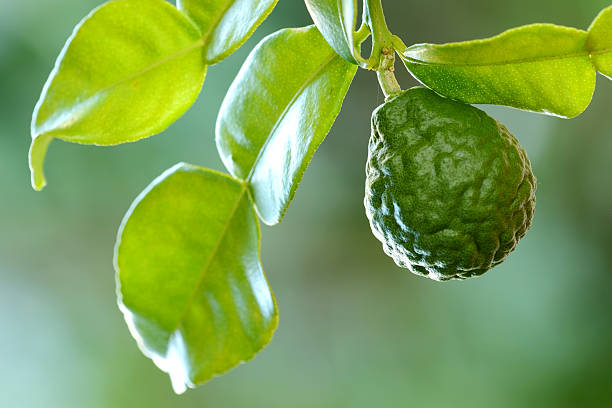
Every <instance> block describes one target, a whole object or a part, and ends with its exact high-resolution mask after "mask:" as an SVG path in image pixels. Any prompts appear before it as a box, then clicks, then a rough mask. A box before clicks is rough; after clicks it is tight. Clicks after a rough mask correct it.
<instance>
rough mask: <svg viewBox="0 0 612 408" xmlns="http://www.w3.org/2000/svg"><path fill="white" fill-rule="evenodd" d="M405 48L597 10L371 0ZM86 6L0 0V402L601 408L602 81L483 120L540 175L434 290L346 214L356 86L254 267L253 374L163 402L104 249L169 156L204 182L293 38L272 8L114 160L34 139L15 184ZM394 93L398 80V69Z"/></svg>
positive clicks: (495, 111)
mask: <svg viewBox="0 0 612 408" xmlns="http://www.w3.org/2000/svg"><path fill="white" fill-rule="evenodd" d="M383 3H384V6H385V10H386V14H387V16H388V22H389V25H390V27H391V29H392V30H393V31H394V32H395V33H396V34H398V35H400V36H401V37H402V38H403V39H404V41H405V42H406V43H417V42H447V41H459V40H468V39H473V38H479V37H487V36H491V35H494V34H497V33H499V32H501V31H503V30H505V29H507V28H510V27H513V26H517V25H522V24H528V23H532V22H551V23H557V24H563V25H568V26H573V27H580V28H586V27H588V25H589V24H590V22H591V21H592V19H593V18H594V17H595V15H596V14H597V12H598V11H599V10H600V9H602V8H603V7H605V6H608V5H609V1H608V0H585V1H580V2H577V1H573V0H554V1H533V0H515V1H512V2H507V1H497V0H495V1H492V0H464V1H462V2H457V1H454V0H414V1H407V0H384V1H383ZM98 4H99V2H98V1H97V0H54V1H50V0H20V1H13V0H0V6H1V7H0V96H1V98H0V186H1V190H0V191H1V192H0V209H1V211H0V406H1V407H8V408H13V407H17V408H21V407H26V408H29V407H45V408H54V407H61V408H68V407H70V408H71V407H79V408H80V407H87V408H97V407H119V408H121V407H147V408H154V407H223V408H226V407H227V408H231V407H271V408H272V407H279V408H280V407H404V406H406V407H408V406H415V407H416V406H418V407H451V406H452V407H527V406H529V407H536V406H537V407H610V406H612V137H611V136H612V131H611V129H612V115H611V114H610V109H611V107H612V82H611V81H607V80H606V79H605V78H604V77H602V76H599V78H598V84H597V85H598V86H597V90H596V92H595V96H594V100H593V103H592V105H591V106H590V107H589V109H588V110H587V111H586V112H585V113H584V114H583V115H581V116H580V117H578V118H577V119H574V120H571V121H568V120H562V119H557V118H552V117H546V116H540V115H536V114H530V113H525V112H520V111H517V110H512V109H507V108H501V107H486V108H485V109H486V110H487V111H488V112H490V113H491V114H492V115H493V116H495V117H496V118H497V119H499V120H500V121H502V122H504V123H505V124H506V125H507V126H508V127H509V129H510V130H511V131H512V132H513V133H515V134H516V135H517V137H518V138H519V140H520V141H521V143H522V144H523V146H524V147H525V148H526V150H527V151H528V153H529V155H530V158H531V161H532V164H533V168H534V171H535V173H536V175H537V177H538V193H537V194H538V196H537V197H538V203H537V211H536V215H535V220H534V224H533V227H532V229H531V231H530V232H529V233H528V234H527V236H526V237H525V238H524V239H523V241H522V242H521V243H520V244H519V246H518V248H517V250H516V251H515V252H514V253H513V254H512V255H511V256H510V257H509V259H508V260H507V262H505V263H504V264H502V265H501V266H499V267H497V268H495V269H494V270H493V271H491V272H489V273H488V274H486V275H485V276H484V277H482V278H478V279H473V280H470V281H466V282H451V283H444V284H440V283H436V282H433V281H429V280H426V279H423V278H419V277H416V276H413V275H411V274H410V273H409V272H407V271H404V270H400V269H399V268H397V267H395V265H394V264H393V262H392V261H391V260H390V259H389V258H387V257H386V256H385V255H384V253H383V252H382V249H381V246H380V244H379V242H378V241H377V240H376V239H375V238H374V237H373V236H372V234H371V233H370V229H369V226H368V223H367V220H366V218H365V215H364V212H363V205H362V199H363V189H364V187H363V186H364V179H365V175H364V164H365V160H366V154H367V152H366V148H367V140H368V136H369V117H370V113H371V111H372V109H373V108H374V107H375V106H377V105H378V104H380V103H382V102H383V96H382V94H381V92H380V91H379V89H378V85H377V83H376V80H375V75H374V74H373V73H371V72H364V71H360V72H359V73H358V75H357V77H356V80H355V82H354V84H353V85H352V87H351V90H350V92H349V95H348V97H347V100H346V103H345V105H344V107H343V110H342V113H341V114H340V117H339V120H338V122H337V123H336V124H335V125H334V128H333V129H332V132H331V134H330V135H329V136H328V138H327V140H326V142H325V143H324V144H323V145H322V146H321V149H320V150H319V152H318V153H317V155H316V157H315V159H314V160H313V162H312V164H311V167H310V168H309V171H308V172H307V173H306V176H305V177H304V181H303V182H302V185H301V187H300V189H299V192H298V194H297V196H296V199H295V202H294V203H293V205H292V207H291V208H290V210H289V212H288V215H287V218H286V219H285V221H284V222H283V223H282V224H281V225H280V226H278V227H275V228H269V227H265V228H264V230H263V239H264V240H263V254H262V256H263V261H264V265H265V267H266V271H267V276H268V279H269V281H270V283H271V285H272V287H273V289H274V291H275V294H276V297H277V300H278V303H279V308H280V314H281V321H280V327H279V329H278V331H277V333H276V335H275V337H274V339H273V341H272V343H271V344H270V346H269V347H268V348H266V349H265V350H264V351H263V352H262V353H261V354H260V355H259V356H258V357H257V358H255V360H253V361H252V362H250V363H249V364H246V365H243V366H241V367H239V368H237V369H235V370H233V371H231V372H230V373H229V374H227V375H225V376H223V377H220V378H216V379H214V380H213V381H211V382H210V383H208V384H207V385H205V386H203V387H201V388H198V389H197V390H192V391H189V392H187V393H186V394H185V395H183V396H176V395H174V394H173V393H172V390H171V387H170V383H169V380H168V378H167V377H166V375H165V374H164V373H162V372H160V371H158V370H157V368H155V366H154V365H153V364H152V362H150V361H149V360H147V359H146V358H145V357H144V356H142V355H141V354H140V352H139V351H138V349H137V347H136V344H135V342H134V341H133V340H132V338H131V337H130V335H129V333H128V331H127V329H126V326H125V324H124V322H123V319H122V316H121V313H120V312H119V311H118V309H117V307H116V303H115V292H114V290H115V288H114V272H113V267H112V252H113V244H114V240H115V232H116V229H117V227H118V225H119V222H120V220H121V218H122V216H123V214H124V212H125V211H126V210H127V208H128V206H129V204H130V203H131V201H132V200H133V199H134V198H135V197H136V195H137V194H138V193H139V192H140V191H141V190H142V189H143V188H144V187H145V186H146V185H147V184H148V183H149V182H150V181H151V180H152V179H153V178H154V177H156V176H157V175H158V174H160V173H161V172H162V171H163V170H165V169H166V168H168V167H169V166H171V165H173V164H174V163H176V162H179V161H187V162H191V163H195V164H201V165H204V166H207V167H212V168H215V169H221V168H222V165H221V161H220V159H219V158H218V157H217V152H216V148H215V145H214V133H213V132H214V123H215V119H216V112H217V110H218V108H219V106H220V104H221V101H222V98H223V95H224V93H225V90H226V89H227V87H228V86H229V84H230V82H231V80H232V77H233V75H235V74H236V72H237V71H238V69H239V67H240V65H241V63H242V61H243V59H244V58H245V57H246V55H247V54H248V52H249V50H250V49H251V48H252V47H253V46H254V45H255V44H256V43H257V41H259V40H260V39H261V38H262V37H263V36H264V35H266V34H269V33H271V32H273V31H275V30H277V29H279V28H281V27H285V26H301V25H307V24H310V18H309V16H308V14H307V12H306V8H305V6H304V5H303V3H302V2H301V1H300V0H281V1H280V2H279V5H278V7H277V9H276V10H275V11H274V13H273V14H272V16H271V17H270V19H269V20H268V21H267V22H266V23H264V24H263V25H262V26H261V27H260V28H259V30H258V31H257V32H256V33H255V35H254V36H253V38H252V39H251V40H250V41H249V42H248V43H247V44H246V45H245V46H244V47H243V48H241V49H240V50H239V51H238V52H236V53H235V54H234V55H233V56H231V57H230V58H229V59H228V60H227V61H225V62H224V63H222V64H221V65H220V66H219V67H217V66H215V67H212V68H211V69H210V70H209V74H208V77H207V80H206V83H205V85H204V90H203V92H202V95H201V97H200V99H199V100H198V102H197V103H196V104H195V105H194V106H193V108H192V109H191V110H190V111H189V112H188V113H187V114H186V115H185V116H184V117H183V118H182V119H181V120H179V121H178V122H177V123H176V124H174V125H173V126H172V127H171V128H170V129H169V130H168V131H166V132H164V134H162V135H159V136H156V137H153V138H150V139H148V140H145V141H142V142H139V143H136V144H130V145H123V146H119V147H113V148H95V147H84V146H79V145H73V144H67V143H63V142H58V141H56V142H54V143H53V144H52V146H51V149H50V152H49V156H48V159H47V167H46V169H47V176H48V180H49V186H48V187H47V188H46V189H45V191H44V192H42V193H35V192H34V191H33V190H32V189H31V188H30V182H29V172H28V166H27V159H26V155H27V149H28V145H29V138H30V137H29V123H30V115H31V112H32V109H33V107H34V104H35V102H36V100H37V98H38V95H39V93H40V90H41V89H42V86H43V83H44V81H45V80H46V78H47V75H48V74H49V72H50V70H51V68H52V66H53V62H54V60H55V58H56V56H57V54H58V53H59V51H60V49H61V47H62V45H63V43H64V41H65V40H66V38H67V37H68V36H69V35H70V33H71V31H72V28H73V27H74V25H75V24H76V23H77V22H78V21H79V20H80V18H82V17H83V16H84V15H86V14H87V13H88V12H89V10H90V9H92V8H93V7H95V6H96V5H98ZM398 76H399V79H400V82H401V83H402V85H403V86H404V87H408V86H412V85H414V84H415V82H414V81H413V80H411V79H410V78H409V76H408V75H407V74H405V72H404V70H403V68H402V67H400V66H398Z"/></svg>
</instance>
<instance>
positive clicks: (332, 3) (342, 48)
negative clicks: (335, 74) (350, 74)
mask: <svg viewBox="0 0 612 408" xmlns="http://www.w3.org/2000/svg"><path fill="white" fill-rule="evenodd" d="M305 1H306V7H307V8H308V11H309V12H310V15H311V17H312V20H313V21H314V23H315V24H316V26H317V28H318V29H319V31H320V32H321V34H322V35H323V37H324V38H325V39H326V40H327V42H328V43H329V45H331V47H332V48H333V49H334V50H335V51H336V52H337V53H338V54H340V56H342V58H344V59H345V60H347V61H349V62H351V63H353V64H357V60H356V58H355V56H356V55H357V54H358V52H357V50H356V49H355V46H354V43H353V31H354V30H355V22H356V20H357V4H356V3H357V2H356V1H355V0H305Z"/></svg>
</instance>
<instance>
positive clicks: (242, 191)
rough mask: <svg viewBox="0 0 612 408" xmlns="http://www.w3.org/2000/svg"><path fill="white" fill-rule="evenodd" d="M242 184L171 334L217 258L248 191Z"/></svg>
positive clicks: (180, 322) (179, 324)
mask: <svg viewBox="0 0 612 408" xmlns="http://www.w3.org/2000/svg"><path fill="white" fill-rule="evenodd" d="M240 184H241V188H240V192H239V193H238V196H237V198H236V203H235V204H234V207H233V208H232V210H231V211H230V213H229V216H228V217H227V219H226V221H225V224H224V225H223V229H222V230H221V234H220V235H219V239H218V240H217V242H216V243H215V246H214V247H213V249H212V250H211V252H210V255H209V256H208V259H206V262H205V264H204V267H203V268H202V271H201V272H200V275H199V276H198V281H197V283H196V284H195V285H194V287H193V290H192V291H191V293H190V294H189V297H188V298H187V301H186V303H185V306H184V308H183V311H182V312H181V314H180V315H179V317H178V319H177V321H176V325H175V326H174V328H173V329H172V330H171V331H170V332H169V333H170V336H171V335H172V333H174V332H176V331H177V330H178V329H179V328H180V327H181V325H182V324H183V320H184V319H185V316H186V315H187V312H188V311H189V309H190V308H191V305H192V304H193V300H194V299H195V296H196V293H198V289H200V287H201V286H202V284H203V283H204V278H205V277H206V273H207V272H208V270H209V269H210V265H211V264H212V261H213V259H215V257H216V255H217V252H218V251H219V248H220V247H221V244H222V243H223V240H224V239H225V235H226V234H227V231H228V229H229V226H230V225H231V223H232V221H233V219H234V216H235V215H236V212H237V211H238V208H239V207H240V203H241V202H242V199H243V198H244V195H245V193H246V192H247V184H246V183H244V182H242V183H240Z"/></svg>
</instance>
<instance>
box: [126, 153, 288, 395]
mask: <svg viewBox="0 0 612 408" xmlns="http://www.w3.org/2000/svg"><path fill="white" fill-rule="evenodd" d="M259 248H260V231H259V223H258V221H257V216H256V214H255V212H254V210H253V203H252V201H251V199H250V197H249V194H248V192H247V189H246V186H245V184H244V183H242V182H240V181H237V180H235V179H233V178H231V177H229V176H227V175H223V174H221V173H217V172H214V171H211V170H207V169H203V168H200V167H195V166H191V165H187V164H179V165H176V166H175V167H173V168H171V169H169V170H168V171H167V172H166V173H164V174H163V175H161V176H160V177H159V178H158V179H157V180H155V181H154V182H153V183H152V184H151V185H150V186H149V187H148V188H147V189H146V190H145V191H144V192H143V193H142V194H141V195H140V196H139V197H138V198H137V199H136V201H135V202H134V204H133V205H132V207H131V208H130V210H129V212H128V213H127V215H126V217H125V219H124V220H123V223H122V225H121V229H120V231H119V237H118V242H117V246H116V253H115V265H116V270H117V282H118V295H119V306H120V308H121V310H122V311H123V314H124V316H125V320H126V322H127V324H128V326H129V328H130V331H131V333H132V335H133V336H134V338H135V339H136V340H137V342H138V345H139V346H140V348H141V350H142V351H143V353H144V354H145V355H147V356H148V357H150V358H151V359H153V361H154V362H155V364H157V366H158V367H159V368H161V369H162V370H163V371H165V372H167V373H168V374H169V375H170V377H171V380H172V384H173V387H174V389H175V391H176V392H177V393H181V392H183V391H185V389H186V387H194V386H196V385H199V384H202V383H204V382H206V381H207V380H209V379H210V378H212V377H213V376H215V375H217V374H221V373H224V372H225V371H227V370H229V369H231V368H232V367H234V366H236V365H238V364H239V363H241V362H243V361H246V360H249V359H251V358H252V357H253V356H254V355H255V354H256V353H257V352H258V351H259V350H261V349H262V348H263V347H264V346H265V345H266V344H267V343H268V342H269V341H270V339H271V337H272V334H273V332H274V330H275V328H276V326H277V320H278V313H277V309H276V303H275V300H274V297H273V295H272V293H271V291H270V289H269V287H268V284H267V282H266V279H265V277H264V274H263V270H262V267H261V261H260V259H259Z"/></svg>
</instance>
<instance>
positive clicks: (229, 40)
mask: <svg viewBox="0 0 612 408" xmlns="http://www.w3.org/2000/svg"><path fill="white" fill-rule="evenodd" d="M277 2H278V0H177V7H178V8H179V9H180V10H182V11H183V12H185V13H186V14H187V15H188V16H189V17H191V18H192V19H193V21H195V22H196V24H198V25H199V26H200V28H201V29H202V35H203V42H204V58H205V60H206V63H207V64H209V65H210V64H213V63H216V62H219V61H221V60H222V59H224V58H226V57H227V56H228V55H230V54H231V53H233V52H234V51H236V50H237V49H238V48H239V47H240V46H241V45H242V44H243V43H244V42H245V41H246V40H247V38H249V37H250V36H251V34H253V32H254V31H255V29H256V28H257V27H258V26H259V25H260V24H261V23H262V22H263V21H264V20H265V19H266V17H268V15H269V14H270V13H271V12H272V10H273V9H274V6H276V3H277Z"/></svg>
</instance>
